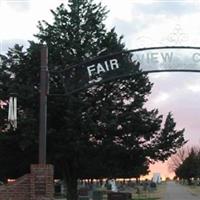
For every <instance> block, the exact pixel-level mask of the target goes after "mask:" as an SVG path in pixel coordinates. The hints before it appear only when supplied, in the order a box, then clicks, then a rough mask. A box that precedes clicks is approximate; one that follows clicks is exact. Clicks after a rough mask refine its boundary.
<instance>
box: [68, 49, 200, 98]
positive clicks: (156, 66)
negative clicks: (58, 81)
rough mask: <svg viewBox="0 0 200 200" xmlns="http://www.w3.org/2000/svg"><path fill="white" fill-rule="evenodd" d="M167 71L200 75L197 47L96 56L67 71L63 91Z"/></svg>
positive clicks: (137, 50)
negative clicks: (142, 73) (141, 73)
mask: <svg viewBox="0 0 200 200" xmlns="http://www.w3.org/2000/svg"><path fill="white" fill-rule="evenodd" d="M168 71H171V72H173V71H175V72H177V71H179V72H181V71H184V72H200V47H192V46H166V47H150V48H140V49H133V50H129V51H122V52H118V53H114V54H109V55H106V56H102V57H97V58H95V59H92V60H90V61H88V62H85V63H81V64H78V65H75V66H72V67H70V68H69V69H67V70H66V72H65V88H66V93H67V94H70V93H73V92H76V91H80V90H82V89H84V88H88V87H90V86H92V85H95V84H98V83H103V82H106V81H110V80H114V79H117V78H123V77H127V76H131V75H132V74H133V73H136V72H145V73H153V72H168Z"/></svg>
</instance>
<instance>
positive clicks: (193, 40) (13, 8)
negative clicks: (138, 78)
mask: <svg viewBox="0 0 200 200" xmlns="http://www.w3.org/2000/svg"><path fill="white" fill-rule="evenodd" d="M66 2H67V0H0V53H5V52H6V51H7V49H8V47H12V46H13V45H14V44H15V43H19V44H23V45H24V46H25V47H26V46H27V45H28V43H27V41H28V40H34V37H33V34H36V33H37V32H38V29H37V24H38V21H39V20H43V19H44V20H46V21H48V22H51V21H52V15H51V13H50V9H55V8H56V6H58V5H60V4H61V3H66ZM95 2H101V3H102V4H103V5H105V6H107V9H108V10H110V12H109V13H108V18H107V20H106V26H107V28H108V29H110V28H112V27H115V29H116V32H117V33H118V34H119V35H123V36H124V40H123V41H124V43H125V44H126V47H127V48H128V49H136V48H142V47H152V46H153V47H155V46H170V45H171V46H175V45H182V46H197V47H198V46H200V37H199V35H200V20H199V19H200V0H190V1H189V0H171V1H170V0H154V1H153V0H152V1H151V0H95ZM149 78H150V81H151V82H153V83H154V85H153V88H152V94H151V95H150V96H149V101H148V103H147V107H148V108H149V109H150V108H158V109H159V111H160V113H161V114H163V116H164V117H166V115H167V113H168V112H172V113H173V116H174V118H175V121H176V122H177V129H182V128H185V138H186V140H189V141H188V144H187V145H191V146H192V145H200V123H199V121H200V103H199V102H200V74H199V73H191V72H190V73H189V72H187V73H186V72H184V73H183V72H179V73H178V72H176V73H175V72H173V73H166V72H165V73H157V74H149ZM154 172H161V175H162V176H170V174H169V172H168V167H167V163H165V164H164V165H163V163H156V164H155V165H153V166H151V173H154ZM171 175H172V174H171Z"/></svg>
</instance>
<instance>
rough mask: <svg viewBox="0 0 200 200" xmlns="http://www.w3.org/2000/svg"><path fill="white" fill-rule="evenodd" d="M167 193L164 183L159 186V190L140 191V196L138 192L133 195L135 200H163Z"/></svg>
mask: <svg viewBox="0 0 200 200" xmlns="http://www.w3.org/2000/svg"><path fill="white" fill-rule="evenodd" d="M165 191H166V183H165V182H163V183H161V184H159V185H157V189H156V190H154V191H142V190H141V191H140V193H139V194H137V193H136V192H133V193H132V199H133V200H163V199H164V194H165Z"/></svg>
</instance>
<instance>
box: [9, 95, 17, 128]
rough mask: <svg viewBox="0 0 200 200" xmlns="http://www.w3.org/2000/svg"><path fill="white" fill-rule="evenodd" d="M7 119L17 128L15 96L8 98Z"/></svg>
mask: <svg viewBox="0 0 200 200" xmlns="http://www.w3.org/2000/svg"><path fill="white" fill-rule="evenodd" d="M8 121H9V122H10V124H11V126H12V127H13V129H14V130H15V129H16V128H17V97H10V98H9V104H8Z"/></svg>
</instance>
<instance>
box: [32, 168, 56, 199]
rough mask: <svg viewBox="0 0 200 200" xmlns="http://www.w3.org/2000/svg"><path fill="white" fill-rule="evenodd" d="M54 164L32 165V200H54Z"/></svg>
mask: <svg viewBox="0 0 200 200" xmlns="http://www.w3.org/2000/svg"><path fill="white" fill-rule="evenodd" d="M53 181H54V180H53V166H52V165H45V164H34V165H31V176H30V196H31V198H30V200H52V199H53V195H54V182H53Z"/></svg>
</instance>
